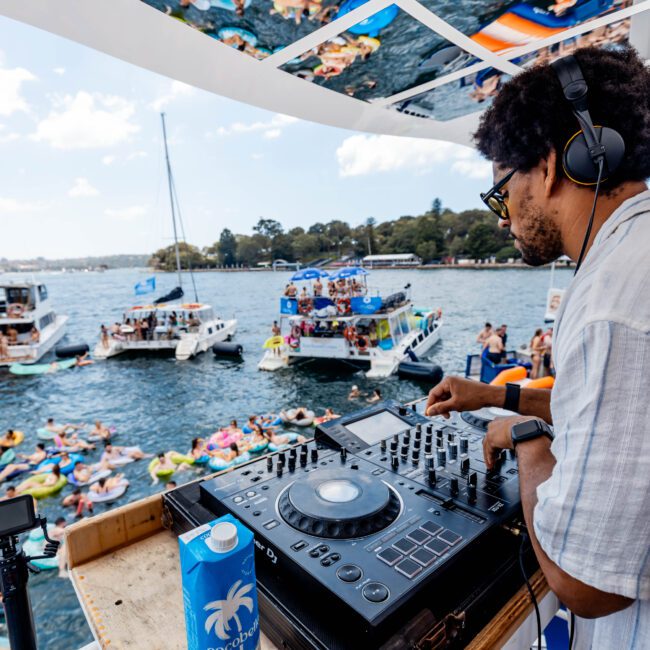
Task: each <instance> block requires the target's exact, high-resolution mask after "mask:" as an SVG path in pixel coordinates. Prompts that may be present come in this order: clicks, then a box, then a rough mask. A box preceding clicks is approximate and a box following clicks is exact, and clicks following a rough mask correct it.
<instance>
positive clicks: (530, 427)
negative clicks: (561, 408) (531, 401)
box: [513, 420, 541, 439]
mask: <svg viewBox="0 0 650 650" xmlns="http://www.w3.org/2000/svg"><path fill="white" fill-rule="evenodd" d="M540 429H541V427H540V425H539V422H538V421H537V420H527V421H526V422H520V423H519V424H515V426H514V428H513V434H514V437H515V438H518V439H521V438H527V437H528V436H530V435H533V434H536V433H537V432H539V431H540Z"/></svg>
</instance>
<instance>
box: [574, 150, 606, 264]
mask: <svg viewBox="0 0 650 650" xmlns="http://www.w3.org/2000/svg"><path fill="white" fill-rule="evenodd" d="M604 167H605V160H604V159H603V158H602V157H601V158H599V159H598V179H597V180H596V190H595V192H594V203H593V205H592V207H591V216H590V217H589V224H588V225H587V231H586V232H585V238H584V240H583V242H582V248H581V249H580V255H579V257H578V263H577V264H576V270H575V271H574V273H573V275H574V277H575V274H576V273H577V272H578V269H579V268H580V266H581V265H582V260H583V258H584V256H585V251H586V250H587V243H588V242H589V237H590V236H591V229H592V227H593V225H594V216H595V215H596V203H597V202H598V192H599V191H600V181H601V179H602V177H603V169H604Z"/></svg>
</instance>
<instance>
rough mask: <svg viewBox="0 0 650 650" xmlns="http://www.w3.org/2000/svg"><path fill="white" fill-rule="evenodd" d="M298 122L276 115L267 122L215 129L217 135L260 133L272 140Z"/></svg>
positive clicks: (288, 116)
mask: <svg viewBox="0 0 650 650" xmlns="http://www.w3.org/2000/svg"><path fill="white" fill-rule="evenodd" d="M299 121H300V120H299V119H298V118H297V117H292V116H291V115H283V114H282V113H276V114H275V115H274V116H273V117H272V118H271V119H270V120H269V121H268V122H249V123H248V124H247V123H245V122H233V123H232V124H231V125H230V126H228V127H225V126H220V127H219V128H218V129H217V135H220V136H225V135H240V134H242V133H255V132H256V131H262V132H263V135H264V137H265V138H267V139H269V140H274V139H275V138H279V137H280V136H281V135H282V131H283V129H284V128H285V127H287V126H290V125H291V124H295V123H296V122H299Z"/></svg>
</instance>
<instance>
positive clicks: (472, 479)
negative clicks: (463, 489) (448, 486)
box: [467, 472, 478, 487]
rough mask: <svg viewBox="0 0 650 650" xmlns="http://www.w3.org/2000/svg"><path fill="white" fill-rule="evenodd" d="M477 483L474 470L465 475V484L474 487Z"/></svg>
mask: <svg viewBox="0 0 650 650" xmlns="http://www.w3.org/2000/svg"><path fill="white" fill-rule="evenodd" d="M477 483H478V475H477V474H476V472H472V473H471V474H470V475H469V476H468V477H467V485H473V486H474V487H476V484H477Z"/></svg>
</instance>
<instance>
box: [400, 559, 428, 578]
mask: <svg viewBox="0 0 650 650" xmlns="http://www.w3.org/2000/svg"><path fill="white" fill-rule="evenodd" d="M395 569H396V570H397V571H399V572H400V573H401V574H402V575H404V576H406V577H407V578H408V579H409V580H410V579H411V578H415V576H416V575H417V574H418V573H420V572H421V571H422V567H421V566H420V565H419V564H418V563H417V562H414V561H413V560H409V558H406V559H405V560H402V561H401V562H400V563H399V564H396V565H395Z"/></svg>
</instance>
